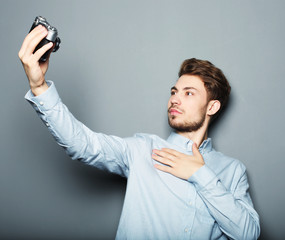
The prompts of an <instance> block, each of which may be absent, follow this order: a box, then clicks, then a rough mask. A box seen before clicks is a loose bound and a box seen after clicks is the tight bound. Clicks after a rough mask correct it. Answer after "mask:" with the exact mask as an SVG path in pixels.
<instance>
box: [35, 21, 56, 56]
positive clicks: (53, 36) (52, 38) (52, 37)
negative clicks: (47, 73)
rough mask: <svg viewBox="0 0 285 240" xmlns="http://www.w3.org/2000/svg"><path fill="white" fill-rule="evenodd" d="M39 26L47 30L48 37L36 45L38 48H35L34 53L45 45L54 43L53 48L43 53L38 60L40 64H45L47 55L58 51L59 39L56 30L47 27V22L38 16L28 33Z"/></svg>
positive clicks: (49, 26)
mask: <svg viewBox="0 0 285 240" xmlns="http://www.w3.org/2000/svg"><path fill="white" fill-rule="evenodd" d="M39 24H41V25H43V26H44V27H45V28H46V29H47V30H48V35H47V36H46V37H45V38H44V39H43V40H42V41H41V42H40V43H39V44H38V46H37V47H36V48H35V51H34V53H35V52H36V51H37V50H38V49H39V48H41V47H42V46H44V45H45V44H47V43H49V42H53V43H54V47H53V48H51V49H50V50H48V51H47V52H45V54H44V55H43V56H42V57H41V58H40V62H45V61H46V60H47V58H48V55H49V54H50V52H51V51H53V52H56V51H57V50H58V49H59V44H60V42H61V41H60V38H59V37H58V36H57V35H58V33H57V29H56V28H55V27H52V26H51V25H49V23H48V22H47V20H46V19H45V18H44V17H41V16H38V17H36V19H35V21H34V22H33V25H32V27H31V29H30V32H31V31H32V30H33V29H34V28H35V27H36V26H38V25H39Z"/></svg>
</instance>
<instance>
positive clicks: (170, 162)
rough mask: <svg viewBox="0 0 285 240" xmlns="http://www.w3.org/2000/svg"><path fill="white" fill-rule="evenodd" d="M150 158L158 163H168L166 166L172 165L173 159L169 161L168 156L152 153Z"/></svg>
mask: <svg viewBox="0 0 285 240" xmlns="http://www.w3.org/2000/svg"><path fill="white" fill-rule="evenodd" d="M152 158H153V159H154V160H156V161H158V162H160V163H163V164H165V165H168V166H171V167H172V166H173V161H171V160H170V159H168V158H164V157H161V156H158V155H155V154H152Z"/></svg>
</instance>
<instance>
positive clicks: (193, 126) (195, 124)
mask: <svg viewBox="0 0 285 240" xmlns="http://www.w3.org/2000/svg"><path fill="white" fill-rule="evenodd" d="M177 117H179V116H175V115H174V116H170V115H168V124H169V126H170V127H171V128H173V129H174V130H176V131H177V132H183V133H184V132H196V131H198V130H199V129H200V128H201V127H202V126H203V124H204V122H205V119H206V108H205V109H202V110H201V112H200V116H199V119H198V120H196V121H187V120H185V121H183V122H175V119H176V118H177Z"/></svg>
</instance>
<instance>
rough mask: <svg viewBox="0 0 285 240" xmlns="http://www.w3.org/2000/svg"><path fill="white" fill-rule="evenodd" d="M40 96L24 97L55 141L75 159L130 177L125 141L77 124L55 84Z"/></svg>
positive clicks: (51, 83)
mask: <svg viewBox="0 0 285 240" xmlns="http://www.w3.org/2000/svg"><path fill="white" fill-rule="evenodd" d="M47 84H48V85H49V88H48V89H47V90H46V91H45V92H44V93H42V94H41V95H39V96H34V95H33V93H32V92H31V90H29V91H28V92H27V94H26V95H25V98H26V99H27V100H28V101H29V102H30V104H31V105H32V106H33V108H34V109H35V110H36V112H37V114H38V115H39V117H40V118H41V120H42V121H43V122H44V124H45V125H46V126H47V128H48V130H49V132H50V133H51V134H52V135H53V137H54V138H55V140H56V142H57V143H58V144H59V145H60V146H61V147H63V148H64V149H65V151H66V153H67V154H68V155H69V156H70V157H71V158H72V159H77V160H79V161H82V162H84V163H86V164H88V165H92V166H94V167H97V168H99V169H103V170H107V171H110V172H113V173H116V174H119V175H121V176H125V177H127V176H128V172H129V162H128V147H127V143H126V141H125V140H124V139H122V138H119V137H115V136H109V135H105V134H102V133H95V132H93V131H91V130H90V129H89V128H87V127H86V126H85V125H84V124H83V123H81V122H80V121H78V120H77V119H76V118H75V117H74V116H73V115H72V114H71V112H70V111H69V110H68V108H67V107H66V106H65V105H64V104H63V103H62V101H61V99H60V97H59V95H58V92H57V90H56V88H55V84H54V83H53V82H52V81H47Z"/></svg>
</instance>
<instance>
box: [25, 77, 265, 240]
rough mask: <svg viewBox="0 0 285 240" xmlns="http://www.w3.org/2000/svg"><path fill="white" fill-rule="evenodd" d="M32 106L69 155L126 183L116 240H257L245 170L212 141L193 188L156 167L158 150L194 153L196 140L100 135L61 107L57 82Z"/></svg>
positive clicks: (34, 99) (203, 148)
mask: <svg viewBox="0 0 285 240" xmlns="http://www.w3.org/2000/svg"><path fill="white" fill-rule="evenodd" d="M48 85H49V89H48V90H47V91H46V92H44V93H43V94H41V95H39V96H37V97H35V96H34V95H33V94H32V92H31V91H29V92H28V93H27V94H26V96H25V98H26V99H27V100H28V101H29V102H30V103H31V104H32V106H33V107H34V108H35V110H36V111H37V113H38V115H39V116H40V118H41V119H42V121H43V122H44V123H45V125H46V126H47V128H48V129H49V131H50V132H51V134H52V135H53V136H54V138H55V140H56V141H57V143H58V144H59V145H61V146H62V147H63V148H64V149H65V151H66V153H67V154H68V155H69V156H70V157H71V158H72V159H77V160H80V161H82V162H84V163H86V164H88V165H92V166H95V167H97V168H99V169H104V170H108V171H110V172H113V173H116V174H120V175H121V176H124V177H126V178H127V188H126V195H125V201H124V206H123V210H122V215H121V219H120V223H119V227H118V231H117V236H116V239H144V240H145V239H162V240H165V239H171V240H173V239H194V240H199V239H201V240H205V239H228V238H230V239H238V240H242V239H245V240H249V239H257V238H258V236H259V234H260V226H259V216H258V214H257V213H256V211H255V210H254V208H253V204H252V201H251V198H250V195H249V193H248V187H249V185H248V181H247V175H246V169H245V166H244V165H243V164H242V163H241V162H240V161H238V160H236V159H233V158H230V157H227V156H225V155H223V154H222V153H220V152H217V151H215V150H214V149H213V147H212V141H211V139H210V138H208V139H207V140H205V141H204V142H203V143H202V144H201V146H200V147H199V151H200V153H201V154H202V156H203V158H204V161H205V165H204V166H203V167H201V168H200V169H199V170H198V171H197V172H196V173H194V175H192V176H191V177H190V178H189V179H188V181H186V180H182V179H180V178H177V177H175V176H173V175H171V174H169V173H165V172H162V171H159V170H157V169H156V168H154V166H153V165H154V164H155V163H157V162H156V161H155V160H153V159H152V157H151V155H152V150H153V149H161V148H171V149H175V150H177V151H180V152H182V153H185V154H189V155H191V154H192V151H191V150H192V141H191V140H189V139H188V138H185V137H183V136H181V135H179V134H176V133H174V132H173V133H171V135H170V136H169V138H168V139H167V140H164V139H161V138H160V137H158V136H156V135H150V134H141V133H140V134H135V135H134V136H133V137H130V138H119V137H115V136H108V135H105V134H101V133H95V132H93V131H91V130H90V129H88V128H87V127H86V126H85V125H84V124H82V123H81V122H79V121H78V120H76V119H75V118H74V117H73V115H72V114H71V113H70V112H69V110H68V109H67V107H66V106H65V105H64V104H63V103H62V101H61V99H60V98H59V95H58V93H57V91H56V88H55V85H54V83H53V82H51V81H48Z"/></svg>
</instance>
